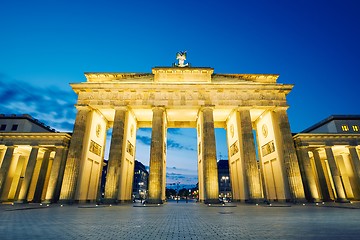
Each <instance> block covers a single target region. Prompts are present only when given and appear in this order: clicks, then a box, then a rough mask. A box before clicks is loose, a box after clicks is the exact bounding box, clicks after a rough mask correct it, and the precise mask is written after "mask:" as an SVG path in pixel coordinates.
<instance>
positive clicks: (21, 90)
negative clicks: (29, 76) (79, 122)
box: [0, 74, 76, 132]
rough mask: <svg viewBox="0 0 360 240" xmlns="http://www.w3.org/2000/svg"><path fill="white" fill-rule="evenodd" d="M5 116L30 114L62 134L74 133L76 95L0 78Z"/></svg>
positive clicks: (1, 76) (1, 106)
mask: <svg viewBox="0 0 360 240" xmlns="http://www.w3.org/2000/svg"><path fill="white" fill-rule="evenodd" d="M0 84H1V88H0V99H1V102H0V109H1V111H2V112H1V113H2V114H29V115H31V116H32V117H33V118H36V119H38V120H39V121H41V122H43V123H44V124H46V125H49V126H50V127H52V128H55V129H56V130H57V131H61V132H63V131H64V132H71V131H72V130H73V125H74V121H75V116H76V109H75V107H74V104H75V103H76V94H75V93H74V92H72V91H71V90H69V91H65V90H61V89H59V88H56V87H46V88H45V87H42V86H34V85H32V84H31V83H27V82H24V81H22V82H20V81H17V80H14V79H12V78H10V77H8V76H6V75H4V74H0Z"/></svg>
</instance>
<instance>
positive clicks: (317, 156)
mask: <svg viewBox="0 0 360 240" xmlns="http://www.w3.org/2000/svg"><path fill="white" fill-rule="evenodd" d="M312 153H313V156H314V162H315V167H316V173H317V175H318V178H319V185H320V190H321V195H322V200H323V201H329V200H331V199H330V194H329V189H328V186H327V183H326V178H325V173H324V168H323V165H322V163H321V158H320V153H319V150H318V149H315V150H313V151H312Z"/></svg>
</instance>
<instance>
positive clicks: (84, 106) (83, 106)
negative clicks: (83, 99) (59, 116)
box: [75, 104, 92, 111]
mask: <svg viewBox="0 0 360 240" xmlns="http://www.w3.org/2000/svg"><path fill="white" fill-rule="evenodd" d="M75 108H76V109H77V110H78V111H80V110H89V111H90V110H91V109H92V108H91V107H90V106H89V105H80V104H75Z"/></svg>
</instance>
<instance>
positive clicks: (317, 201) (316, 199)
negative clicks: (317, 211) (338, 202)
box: [309, 198, 323, 203]
mask: <svg viewBox="0 0 360 240" xmlns="http://www.w3.org/2000/svg"><path fill="white" fill-rule="evenodd" d="M309 202H311V203H321V202H323V201H322V200H321V199H320V198H313V199H310V200H309Z"/></svg>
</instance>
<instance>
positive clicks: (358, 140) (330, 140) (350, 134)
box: [293, 115, 360, 202]
mask: <svg viewBox="0 0 360 240" xmlns="http://www.w3.org/2000/svg"><path fill="white" fill-rule="evenodd" d="M293 138H294V141H295V146H296V151H297V156H298V160H299V165H300V171H301V177H302V181H303V184H304V190H305V195H306V198H307V200H308V201H334V200H335V201H338V202H347V201H348V200H352V199H356V200H359V199H360V187H359V186H360V161H359V145H360V115H333V116H330V117H328V118H326V119H324V120H323V121H321V122H319V123H317V124H315V125H313V126H311V127H310V128H308V129H306V130H304V131H303V132H301V133H298V134H296V135H294V137H293Z"/></svg>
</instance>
